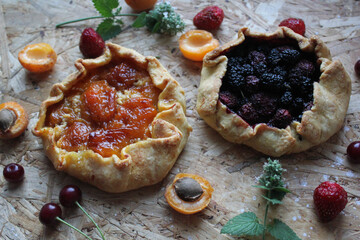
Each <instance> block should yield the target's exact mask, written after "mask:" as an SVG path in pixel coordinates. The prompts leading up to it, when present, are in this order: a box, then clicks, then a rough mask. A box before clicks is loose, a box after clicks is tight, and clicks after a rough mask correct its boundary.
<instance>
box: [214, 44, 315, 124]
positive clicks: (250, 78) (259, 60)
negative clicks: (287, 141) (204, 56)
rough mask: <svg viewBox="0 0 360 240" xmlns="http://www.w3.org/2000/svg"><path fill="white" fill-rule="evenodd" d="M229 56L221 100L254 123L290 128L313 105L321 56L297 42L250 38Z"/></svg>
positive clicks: (230, 51) (233, 110)
mask: <svg viewBox="0 0 360 240" xmlns="http://www.w3.org/2000/svg"><path fill="white" fill-rule="evenodd" d="M226 56H227V58H228V63H227V68H226V74H225V76H224V77H223V79H222V85H221V88H220V93H219V99H220V101H221V102H222V103H223V104H225V105H226V106H227V108H228V109H229V110H231V111H232V112H234V113H237V114H238V115H239V116H241V117H242V118H243V119H244V120H245V121H246V122H247V123H249V124H250V125H252V126H254V125H256V124H258V123H266V124H267V125H269V126H272V127H277V128H286V127H287V126H288V125H289V124H290V123H291V122H292V121H300V120H301V118H302V114H303V112H304V111H306V110H310V109H311V107H312V106H313V90H314V82H317V81H319V77H320V71H319V67H318V66H317V64H316V59H317V58H316V56H315V54H313V53H305V52H302V51H301V50H300V49H299V47H298V45H297V42H295V41H293V40H290V39H284V40H273V41H266V42H265V41H261V40H258V39H252V38H247V39H246V40H245V41H244V42H243V43H242V44H240V45H239V46H237V47H235V48H232V49H230V50H229V52H228V53H226Z"/></svg>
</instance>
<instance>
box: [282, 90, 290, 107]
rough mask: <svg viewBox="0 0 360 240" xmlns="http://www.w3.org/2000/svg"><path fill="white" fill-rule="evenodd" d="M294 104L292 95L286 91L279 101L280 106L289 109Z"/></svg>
mask: <svg viewBox="0 0 360 240" xmlns="http://www.w3.org/2000/svg"><path fill="white" fill-rule="evenodd" d="M292 102H293V95H292V93H291V92H289V91H286V92H285V93H284V94H283V95H282V96H281V98H280V99H279V106H281V107H285V108H287V107H290V106H291V104H292Z"/></svg>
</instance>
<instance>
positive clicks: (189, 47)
mask: <svg viewBox="0 0 360 240" xmlns="http://www.w3.org/2000/svg"><path fill="white" fill-rule="evenodd" d="M218 46H219V41H218V40H216V39H215V38H213V35H212V34H211V33H210V32H207V31H205V30H190V31H188V32H186V33H185V34H183V35H181V37H180V39H179V47H180V51H181V52H182V54H183V55H184V57H186V58H187V59H190V60H193V61H202V60H203V58H204V56H205V55H206V54H207V53H208V52H210V51H212V50H214V49H215V48H217V47H218Z"/></svg>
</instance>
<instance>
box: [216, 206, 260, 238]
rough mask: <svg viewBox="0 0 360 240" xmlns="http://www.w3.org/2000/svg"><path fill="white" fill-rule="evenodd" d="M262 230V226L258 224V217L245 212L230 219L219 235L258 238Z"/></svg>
mask: <svg viewBox="0 0 360 240" xmlns="http://www.w3.org/2000/svg"><path fill="white" fill-rule="evenodd" d="M263 230H264V225H262V224H260V223H259V219H258V217H257V216H256V215H255V213H253V212H245V213H242V214H240V215H237V216H236V217H234V218H232V219H230V220H229V221H228V222H227V223H226V224H225V225H224V227H223V228H222V229H221V232H220V233H225V234H230V235H233V236H243V235H248V236H259V235H261V234H262V232H263Z"/></svg>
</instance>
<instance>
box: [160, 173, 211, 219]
mask: <svg viewBox="0 0 360 240" xmlns="http://www.w3.org/2000/svg"><path fill="white" fill-rule="evenodd" d="M199 187H200V188H199ZM213 191H214V189H213V188H212V187H211V185H210V183H209V182H208V181H207V180H206V179H205V178H203V177H200V176H198V175H195V174H190V173H179V174H177V175H176V176H175V178H174V181H173V182H172V184H170V185H169V186H168V187H167V188H166V191H165V198H166V201H167V202H168V203H169V205H170V207H172V208H173V209H175V210H176V211H178V212H179V213H182V214H194V213H197V212H200V211H201V210H203V209H204V208H205V207H206V206H207V205H208V204H209V203H210V200H211V195H212V192H213Z"/></svg>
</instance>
